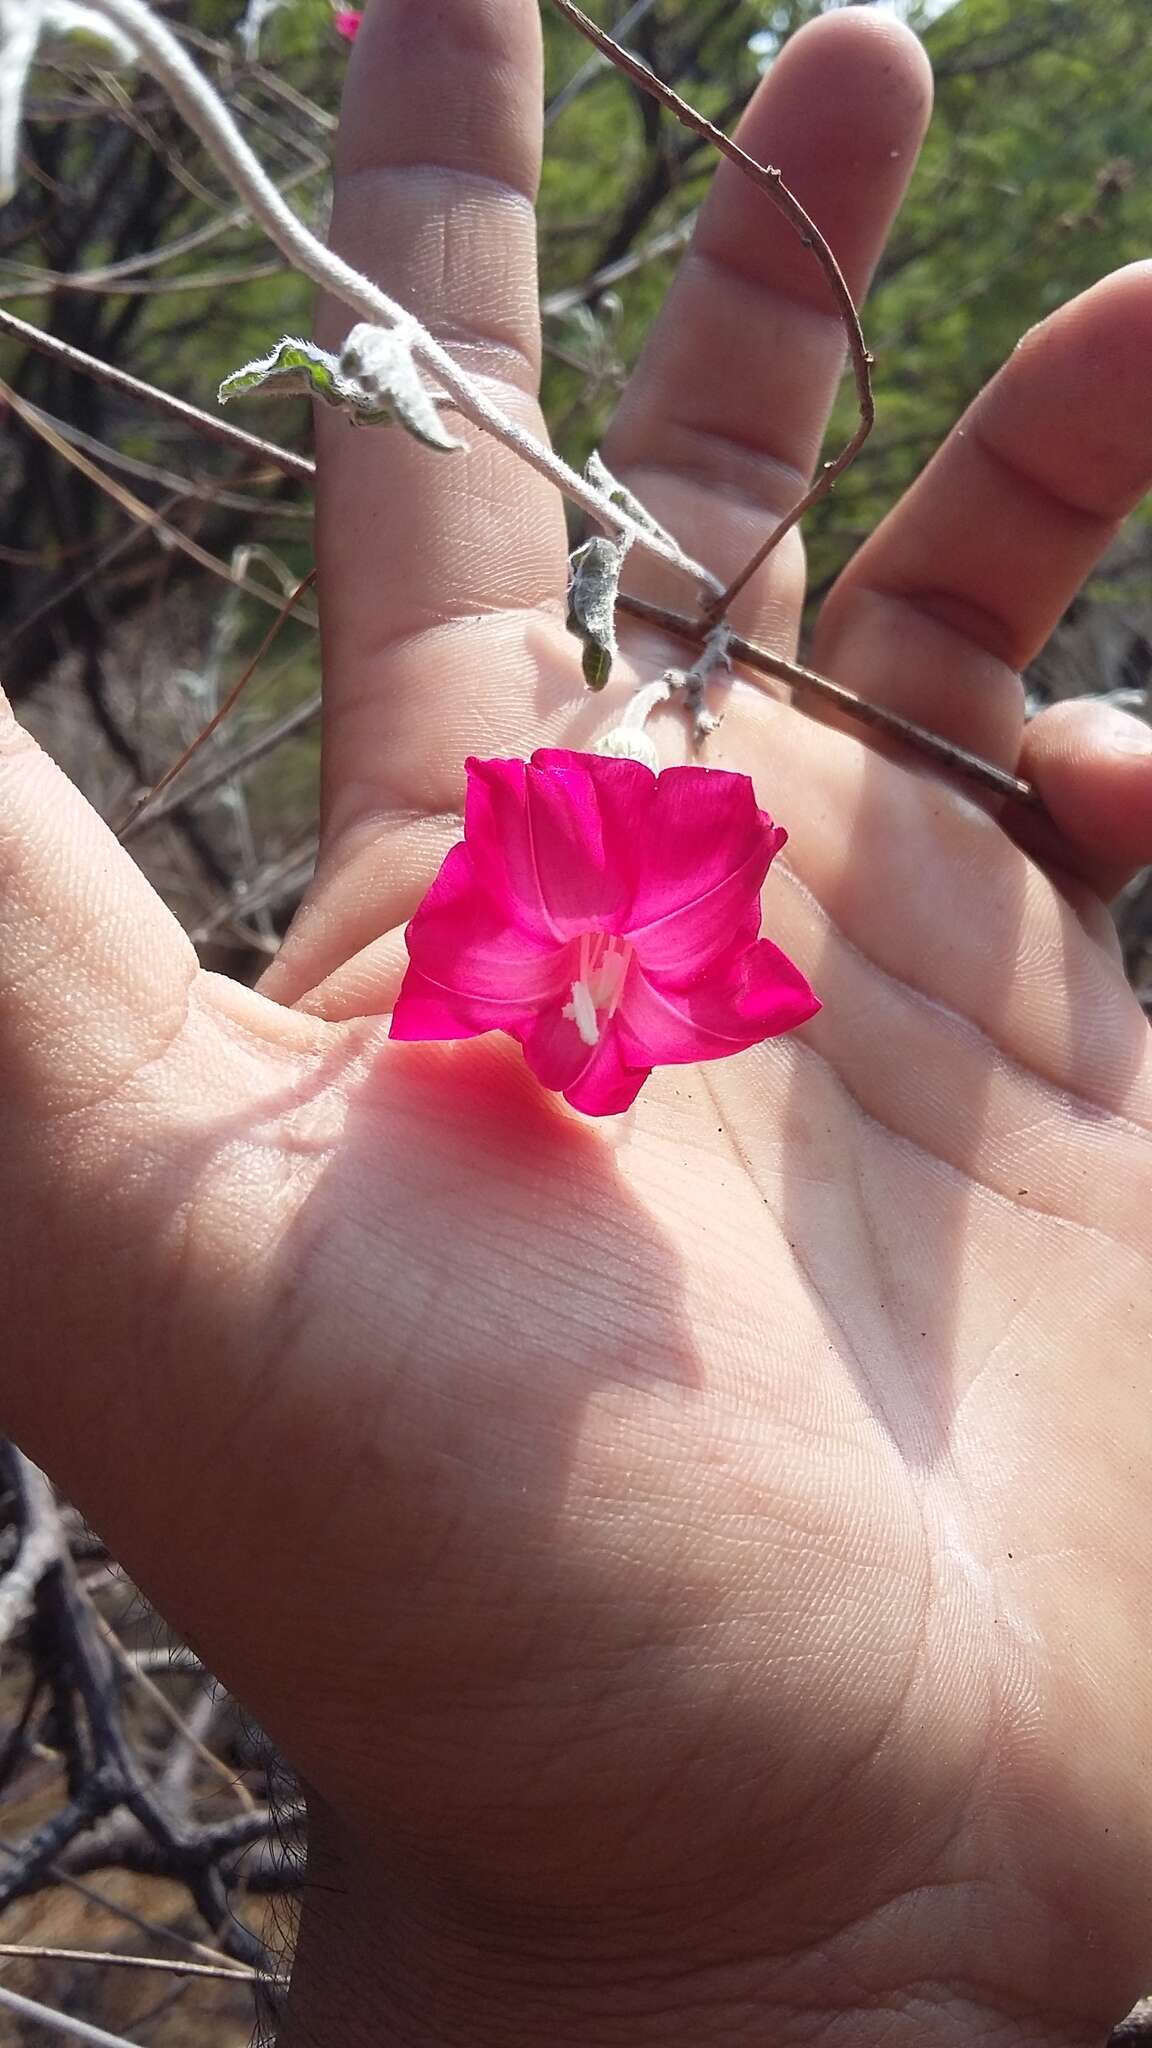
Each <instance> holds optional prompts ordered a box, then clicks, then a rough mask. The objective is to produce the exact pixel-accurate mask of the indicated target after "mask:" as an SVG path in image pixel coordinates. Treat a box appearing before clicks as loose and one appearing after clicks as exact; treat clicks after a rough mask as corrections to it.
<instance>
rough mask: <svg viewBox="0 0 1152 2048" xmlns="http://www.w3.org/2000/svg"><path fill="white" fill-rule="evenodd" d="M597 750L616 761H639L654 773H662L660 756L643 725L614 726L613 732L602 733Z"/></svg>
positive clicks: (597, 743)
mask: <svg viewBox="0 0 1152 2048" xmlns="http://www.w3.org/2000/svg"><path fill="white" fill-rule="evenodd" d="M595 751H596V753H598V754H607V755H609V756H610V758H611V759H613V760H616V761H639V762H640V763H641V765H642V766H643V767H645V768H650V769H651V770H652V773H653V775H659V773H660V756H659V754H658V753H657V752H656V748H655V746H654V745H653V743H652V741H651V740H650V739H649V737H648V735H647V733H646V732H645V731H644V729H643V727H642V726H639V725H615V726H613V728H612V730H611V732H605V733H601V735H600V738H599V739H598V740H597V742H596V747H595Z"/></svg>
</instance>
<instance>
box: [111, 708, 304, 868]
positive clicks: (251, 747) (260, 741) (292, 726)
mask: <svg viewBox="0 0 1152 2048" xmlns="http://www.w3.org/2000/svg"><path fill="white" fill-rule="evenodd" d="M322 709H323V703H322V700H321V697H320V694H319V692H318V691H317V693H316V694H315V695H314V696H311V697H308V698H306V699H305V701H304V703H303V704H298V705H297V706H296V709H295V710H294V711H287V712H285V714H284V717H283V718H281V719H278V720H277V721H276V723H275V724H274V725H269V726H267V727H266V728H265V730H264V731H263V732H259V733H257V734H256V736H255V738H253V739H250V740H249V741H248V742H247V744H246V745H245V746H242V747H238V748H237V750H236V752H235V753H234V754H230V755H229V757H228V759H227V760H226V761H220V762H218V763H216V764H215V765H214V766H213V767H212V768H210V769H208V770H207V772H206V773H205V774H204V775H201V776H200V777H199V778H198V779H197V780H196V781H195V782H190V783H187V784H186V785H185V787H184V788H183V789H179V790H176V791H175V792H174V793H173V795H171V796H169V797H165V799H164V801H163V803H158V804H154V805H152V806H150V808H149V810H148V812H147V815H146V816H144V817H142V818H138V819H136V821H135V822H134V823H133V824H132V825H131V826H130V827H129V826H127V825H125V826H124V827H123V828H122V829H121V832H120V838H121V841H122V842H124V843H126V842H127V841H128V840H129V839H135V837H136V834H137V833H138V832H150V831H151V830H152V827H153V826H154V825H160V824H163V822H164V820H165V818H170V817H172V816H173V814H174V813H175V812H177V811H182V810H184V809H185V808H186V807H187V806H190V805H192V804H194V803H198V802H199V800H200V798H201V797H203V796H207V795H208V794H209V792H210V791H211V790H214V789H218V788H219V786H220V784H221V783H222V782H229V781H231V779H232V777H233V776H234V775H240V774H242V773H243V772H244V770H245V769H248V768H251V767H252V766H253V765H254V763H255V762H257V761H262V760H263V758H264V756H265V754H270V753H271V752H272V750H273V748H274V747H278V746H281V745H282V744H283V742H284V741H285V740H289V739H294V738H295V736H296V734H297V733H299V732H303V731H304V730H305V728H306V727H307V726H309V725H312V724H313V723H314V722H315V720H316V719H317V718H319V716H320V713H321V711H322Z"/></svg>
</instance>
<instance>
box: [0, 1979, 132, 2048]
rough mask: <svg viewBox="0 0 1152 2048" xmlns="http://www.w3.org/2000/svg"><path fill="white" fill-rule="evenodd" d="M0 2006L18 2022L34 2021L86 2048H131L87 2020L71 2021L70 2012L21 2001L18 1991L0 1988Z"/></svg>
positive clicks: (122, 2038) (121, 2036)
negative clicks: (86, 2047)
mask: <svg viewBox="0 0 1152 2048" xmlns="http://www.w3.org/2000/svg"><path fill="white" fill-rule="evenodd" d="M0 2006H7V2008H8V2010H9V2012H14V2013H17V2014H18V2015H19V2017H20V2018H21V2019H25V2020H35V2021H36V2023H37V2025H38V2026H41V2027H46V2028H47V2030H48V2032H49V2033H51V2034H64V2035H65V2036H66V2037H67V2038H68V2039H69V2040H72V2041H85V2042H87V2043H88V2048H134V2044H133V2043H132V2042H131V2041H129V2039H128V2038H127V2036H126V2035H125V2034H109V2033H108V2032H107V2031H106V2029H105V2028H104V2027H94V2026H92V2024H91V2023H90V2021H88V2020H77V2019H73V2018H72V2016H71V2014H70V2013H66V2012H58V2011H57V2010H56V2007H55V2006H52V2005H41V2003H40V2001H39V1999H38V1998H22V1997H21V1995H20V1993H19V1992H18V1991H6V1990H5V1989H4V1987H3V1985H0Z"/></svg>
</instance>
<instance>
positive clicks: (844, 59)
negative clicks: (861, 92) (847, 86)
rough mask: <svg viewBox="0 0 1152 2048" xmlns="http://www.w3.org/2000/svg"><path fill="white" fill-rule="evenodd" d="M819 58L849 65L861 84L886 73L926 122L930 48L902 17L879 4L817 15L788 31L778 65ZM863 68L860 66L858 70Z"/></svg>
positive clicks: (930, 96)
mask: <svg viewBox="0 0 1152 2048" xmlns="http://www.w3.org/2000/svg"><path fill="white" fill-rule="evenodd" d="M817 52H818V53H819V55H820V57H821V60H822V61H824V62H828V63H831V64H834V65H835V66H836V67H837V70H838V71H839V70H842V69H843V70H847V71H848V72H849V73H850V74H851V77H852V79H853V80H854V81H855V83H856V85H857V88H859V84H860V80H861V76H862V75H864V76H867V75H869V74H873V73H879V74H880V75H881V76H883V74H884V73H885V72H887V74H888V76H889V77H890V79H891V80H892V81H893V83H894V84H895V85H896V86H898V88H899V89H900V91H901V93H902V95H903V96H904V97H905V100H906V103H907V102H908V100H909V99H911V100H912V102H913V103H914V104H915V105H916V106H917V107H918V110H919V112H920V114H921V116H922V120H923V123H924V125H925V126H927V122H928V117H929V115H930V114H931V111H932V100H933V90H934V81H933V77H932V64H931V61H930V59H929V56H928V52H927V51H926V49H925V48H924V45H923V43H922V42H921V41H920V38H919V36H918V35H916V34H915V33H914V31H913V30H912V29H910V28H909V27H908V25H907V23H906V22H903V21H900V20H899V19H898V18H897V16H896V15H894V14H891V13H889V12H888V10H887V9H886V8H881V7H847V8H843V9H837V10H835V11H834V12H832V13H830V14H820V15H817V16H816V17H815V18H814V19H813V20H812V21H808V22H805V23H804V26H803V27H802V28H799V29H797V31H796V33H795V35H793V36H790V37H789V39H788V41H787V43H786V44H785V45H784V48H783V49H782V51H781V53H780V58H779V60H778V62H779V63H780V64H784V63H792V62H795V61H796V59H797V58H798V57H801V56H802V57H804V58H805V59H808V58H810V57H812V56H814V55H815V54H816V53H817ZM862 67H863V70H862Z"/></svg>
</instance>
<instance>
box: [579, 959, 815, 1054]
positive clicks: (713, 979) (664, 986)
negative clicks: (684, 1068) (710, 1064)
mask: <svg viewBox="0 0 1152 2048" xmlns="http://www.w3.org/2000/svg"><path fill="white" fill-rule="evenodd" d="M819 1008H820V1004H819V1001H818V1000H817V998H816V996H814V995H813V993H812V990H811V989H810V988H809V986H808V983H807V982H806V981H805V979H804V976H803V975H802V974H801V972H800V970H799V968H798V967H794V966H793V964H792V962H791V960H789V958H788V956H787V954H786V953H782V952H781V951H780V948H779V946H774V945H773V944H772V941H771V940H770V939H757V940H756V942H755V943H754V944H753V945H751V946H745V947H744V948H742V949H741V948H738V947H735V946H734V947H733V948H732V950H731V952H730V953H729V955H728V957H727V958H726V959H722V960H719V961H717V962H715V963H714V965H713V967H712V970H711V971H710V973H709V974H708V976H707V978H706V979H705V980H702V981H699V982H697V983H696V984H695V985H694V986H693V987H691V988H677V987H675V986H673V985H672V984H671V983H669V982H660V983H657V982H656V981H655V980H652V979H650V978H649V977H648V975H646V974H645V972H644V970H643V968H642V967H641V966H640V963H639V960H638V959H637V960H635V961H634V962H633V965H632V971H631V973H630V974H629V976H628V979H627V981H626V982H625V984H624V990H623V994H622V995H621V998H620V1006H619V1009H618V1010H617V1012H616V1016H615V1018H614V1019H613V1022H614V1024H615V1027H616V1029H617V1030H618V1032H619V1034H620V1039H621V1045H622V1050H623V1054H624V1057H625V1059H626V1060H627V1061H628V1062H629V1063H630V1064H634V1065H639V1064H640V1062H641V1061H647V1062H648V1064H649V1065H650V1066H654V1067H656V1066H678V1065H682V1064H683V1063H684V1062H685V1061H687V1060H716V1059H725V1058H726V1057H727V1056H728V1055H729V1054H730V1053H734V1052H743V1051H744V1050H745V1049H746V1048H747V1047H748V1046H750V1045H759V1044H760V1043H761V1042H762V1040H764V1039H765V1038H775V1037H777V1036H778V1034H779V1033H780V1032H782V1031H791V1030H793V1029H794V1027H795V1026H796V1025H797V1024H804V1023H806V1022H807V1020H808V1018H809V1017H814V1016H815V1014H816V1012H817V1010H818V1009H819Z"/></svg>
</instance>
